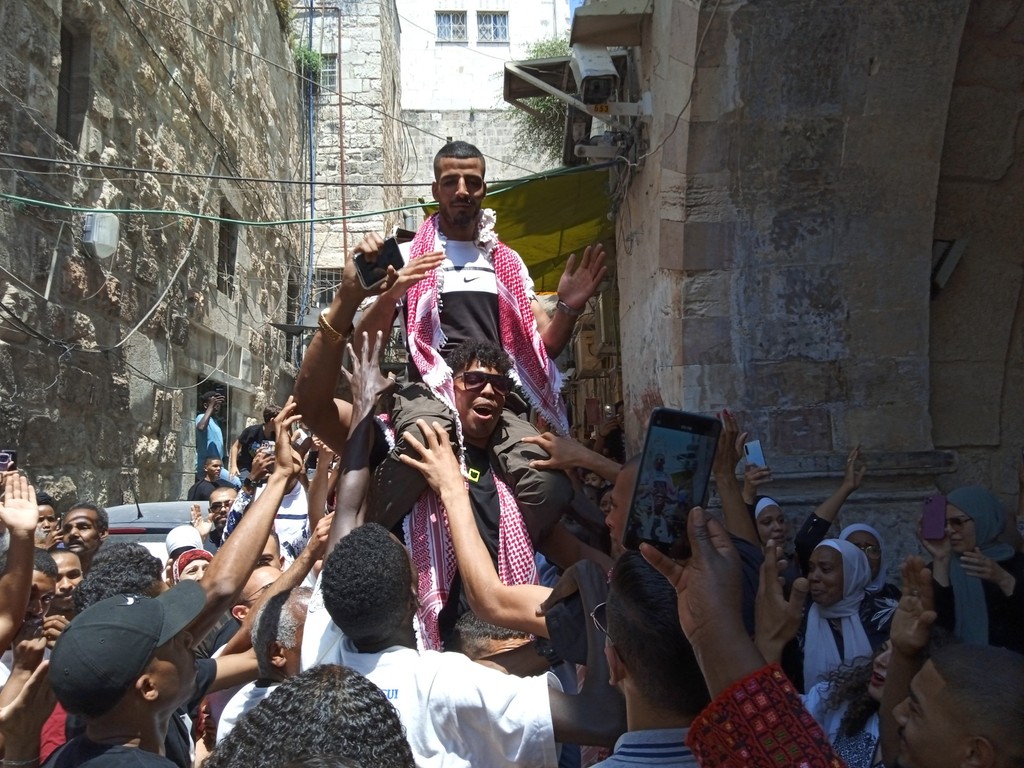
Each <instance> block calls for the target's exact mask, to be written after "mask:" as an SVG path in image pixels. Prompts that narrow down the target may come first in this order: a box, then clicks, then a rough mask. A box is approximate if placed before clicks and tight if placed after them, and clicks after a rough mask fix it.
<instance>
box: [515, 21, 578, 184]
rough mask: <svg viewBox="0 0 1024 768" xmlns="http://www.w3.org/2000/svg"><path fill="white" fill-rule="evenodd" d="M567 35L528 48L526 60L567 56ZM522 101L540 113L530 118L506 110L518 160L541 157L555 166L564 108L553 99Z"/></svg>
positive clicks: (564, 105) (563, 123)
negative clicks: (520, 158) (526, 157)
mask: <svg viewBox="0 0 1024 768" xmlns="http://www.w3.org/2000/svg"><path fill="white" fill-rule="evenodd" d="M571 50H572V49H571V48H570V46H569V38H568V36H562V37H549V38H546V39H543V40H537V41H536V42H533V43H531V44H530V45H529V46H527V49H526V57H525V58H527V59H548V58H553V57H555V56H568V55H569V53H570V52H571ZM523 102H524V103H525V104H527V106H529V107H531V108H532V109H535V110H537V112H539V113H540V117H537V116H536V115H531V114H530V113H529V112H524V111H523V110H521V109H517V108H516V107H510V108H509V109H508V110H506V114H507V116H508V119H509V121H510V122H511V123H512V127H513V131H514V133H513V138H514V143H515V147H516V154H517V155H519V156H520V157H525V156H531V157H536V156H538V155H539V156H540V157H542V158H545V159H547V160H550V161H551V162H552V163H553V164H555V165H558V164H560V163H561V159H562V142H563V140H564V138H565V111H566V109H567V106H566V104H565V103H564V102H562V101H559V100H558V99H556V98H555V97H554V96H537V97H534V98H530V99H523Z"/></svg>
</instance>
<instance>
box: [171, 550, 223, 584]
mask: <svg viewBox="0 0 1024 768" xmlns="http://www.w3.org/2000/svg"><path fill="white" fill-rule="evenodd" d="M211 560H213V555H211V554H210V553H209V552H207V551H206V550H205V549H186V550H185V551H184V552H182V553H181V554H180V555H178V556H177V557H176V558H175V559H174V565H172V566H171V578H172V579H173V581H174V583H175V584H177V583H178V582H179V581H202V578H203V575H204V574H205V573H206V569H207V567H208V566H209V565H210V561H211Z"/></svg>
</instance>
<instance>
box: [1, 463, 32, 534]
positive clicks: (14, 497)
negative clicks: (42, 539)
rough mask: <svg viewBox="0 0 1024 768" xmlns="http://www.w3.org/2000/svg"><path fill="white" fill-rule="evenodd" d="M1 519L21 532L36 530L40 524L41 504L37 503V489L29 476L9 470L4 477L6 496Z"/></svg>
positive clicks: (11, 527)
mask: <svg viewBox="0 0 1024 768" xmlns="http://www.w3.org/2000/svg"><path fill="white" fill-rule="evenodd" d="M0 520H3V522H4V525H6V526H7V528H8V530H10V531H18V532H21V533H31V534H32V535H33V536H34V535H35V532H36V526H37V525H38V524H39V506H38V504H36V489H35V488H33V487H32V484H31V483H30V482H29V481H28V478H27V477H25V476H24V475H21V474H19V473H18V472H9V473H7V477H5V478H4V498H3V504H2V505H0Z"/></svg>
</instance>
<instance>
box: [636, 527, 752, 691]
mask: <svg viewBox="0 0 1024 768" xmlns="http://www.w3.org/2000/svg"><path fill="white" fill-rule="evenodd" d="M686 531H687V534H688V535H689V537H690V546H691V548H692V550H693V557H692V558H690V561H689V563H688V564H687V565H686V567H685V568H684V567H683V566H682V565H680V564H679V563H676V562H674V561H672V560H670V559H669V558H668V557H666V556H665V555H663V554H661V553H660V552H658V550H656V549H655V548H654V547H652V546H650V545H649V544H641V545H640V551H641V552H642V553H643V556H644V557H645V558H647V560H648V562H650V564H651V565H653V566H654V567H655V568H657V569H658V570H659V571H660V572H661V573H662V574H663V575H664V576H665V577H666V578H667V579H668V580H669V582H671V584H672V586H673V587H675V590H676V603H677V607H678V610H679V624H680V625H681V626H682V628H683V632H684V633H685V634H686V637H687V638H688V639H689V640H690V644H691V645H692V646H693V650H694V653H695V654H696V655H697V660H698V662H699V663H700V668H701V672H703V673H704V680H705V681H706V682H707V684H708V692H709V693H711V695H712V697H714V696H717V695H718V694H719V693H721V692H722V691H724V690H726V689H727V688H728V687H729V686H730V685H732V684H733V683H735V682H736V681H737V680H741V679H743V678H744V677H746V676H747V675H749V674H751V673H752V672H754V671H755V670H757V669H759V668H761V667H763V666H764V658H763V657H762V656H761V654H760V652H758V650H757V648H756V647H755V646H754V643H753V642H751V640H750V637H749V636H748V635H747V631H746V628H745V627H744V626H743V618H742V616H741V614H740V599H741V596H742V588H741V586H740V559H739V555H738V554H737V553H736V548H735V547H734V546H733V545H732V542H731V541H730V540H729V535H728V533H726V531H725V528H723V527H722V525H721V523H719V522H718V521H717V520H715V519H714V518H712V517H711V516H709V515H708V514H707V513H706V512H705V511H704V510H703V509H701V508H700V507H694V508H693V509H692V510H690V515H689V517H688V518H687V521H686Z"/></svg>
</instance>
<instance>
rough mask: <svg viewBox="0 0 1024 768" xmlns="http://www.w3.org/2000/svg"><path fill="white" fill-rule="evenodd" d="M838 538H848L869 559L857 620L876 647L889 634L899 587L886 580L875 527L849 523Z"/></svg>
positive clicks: (880, 544)
mask: <svg viewBox="0 0 1024 768" xmlns="http://www.w3.org/2000/svg"><path fill="white" fill-rule="evenodd" d="M839 538H840V539H843V540H844V541H848V542H850V543H851V544H853V545H854V546H855V547H857V548H858V549H860V551H861V552H863V553H864V555H865V556H866V557H867V559H868V565H869V566H870V568H871V581H869V582H868V585H867V587H866V588H865V589H864V599H863V601H862V602H861V605H860V620H861V623H862V624H863V625H864V629H865V631H866V632H867V633H868V640H870V641H871V647H872V648H878V647H879V646H880V645H881V644H882V643H884V642H885V641H886V640H887V639H888V638H889V625H890V624H892V617H893V614H894V613H895V612H896V609H897V608H898V607H899V604H900V597H901V596H902V593H901V592H900V588H899V587H897V586H896V585H895V584H891V583H889V582H887V581H886V580H885V576H886V568H885V550H884V547H883V543H882V537H881V535H880V534H879V533H878V531H876V530H875V529H874V528H872V527H871V526H870V525H865V524H864V523H854V524H853V525H848V526H846V527H845V528H843V530H842V531H841V532H840V533H839Z"/></svg>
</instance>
